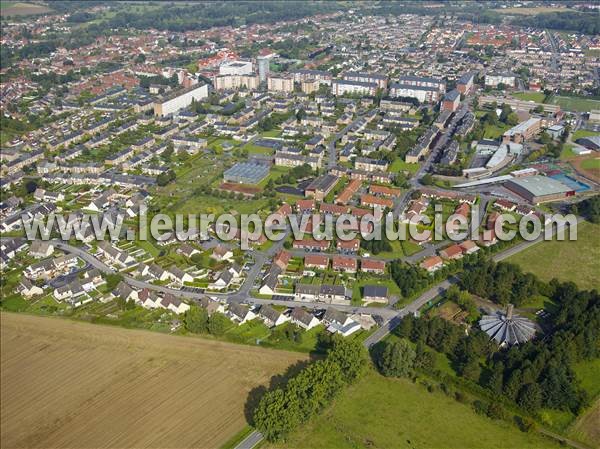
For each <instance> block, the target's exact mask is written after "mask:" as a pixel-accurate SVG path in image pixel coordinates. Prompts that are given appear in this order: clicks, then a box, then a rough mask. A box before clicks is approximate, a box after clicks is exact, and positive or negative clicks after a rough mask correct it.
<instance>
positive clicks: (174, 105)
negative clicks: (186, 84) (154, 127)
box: [154, 84, 208, 117]
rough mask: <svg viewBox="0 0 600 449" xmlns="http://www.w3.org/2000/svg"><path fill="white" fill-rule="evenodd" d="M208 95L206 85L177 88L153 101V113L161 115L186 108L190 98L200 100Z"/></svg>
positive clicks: (190, 101)
mask: <svg viewBox="0 0 600 449" xmlns="http://www.w3.org/2000/svg"><path fill="white" fill-rule="evenodd" d="M207 97H208V85H207V84H203V85H201V86H200V85H195V86H192V87H190V88H189V89H184V90H178V91H176V92H173V93H171V94H170V95H168V96H166V97H163V98H161V99H159V100H157V101H155V102H154V115H155V116H157V117H163V116H165V115H170V114H174V113H176V112H178V111H179V110H181V109H183V108H187V107H188V106H189V105H190V104H192V100H195V101H200V100H202V99H204V98H207Z"/></svg>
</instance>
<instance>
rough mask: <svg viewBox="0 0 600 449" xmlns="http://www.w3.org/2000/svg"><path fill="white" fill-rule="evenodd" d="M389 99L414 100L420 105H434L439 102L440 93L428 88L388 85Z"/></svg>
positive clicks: (398, 84)
mask: <svg viewBox="0 0 600 449" xmlns="http://www.w3.org/2000/svg"><path fill="white" fill-rule="evenodd" d="M390 97H406V98H416V99H417V100H419V101H420V102H421V103H435V102H437V101H439V100H440V91H439V90H438V89H437V88H435V87H430V86H414V85H411V84H400V83H394V84H391V85H390Z"/></svg>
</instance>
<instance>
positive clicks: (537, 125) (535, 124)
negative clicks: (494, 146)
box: [502, 117, 542, 143]
mask: <svg viewBox="0 0 600 449" xmlns="http://www.w3.org/2000/svg"><path fill="white" fill-rule="evenodd" d="M541 129H542V120H541V119H539V118H537V117H532V118H530V119H528V120H525V121H524V122H521V123H519V124H518V125H517V126H514V127H512V128H511V129H509V130H508V131H506V132H505V133H504V134H503V135H502V141H503V142H504V143H508V142H514V143H522V142H524V141H526V140H529V139H531V138H532V137H534V136H535V135H537V134H538V133H539V132H540V130H541Z"/></svg>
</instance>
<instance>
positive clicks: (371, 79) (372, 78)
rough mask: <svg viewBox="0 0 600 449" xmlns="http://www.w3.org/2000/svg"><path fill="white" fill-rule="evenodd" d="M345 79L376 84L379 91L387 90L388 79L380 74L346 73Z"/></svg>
mask: <svg viewBox="0 0 600 449" xmlns="http://www.w3.org/2000/svg"><path fill="white" fill-rule="evenodd" d="M343 79H344V80H346V81H360V82H362V83H375V84H377V87H378V88H379V89H387V86H388V77H387V76H386V75H382V74H380V73H361V72H346V73H344V76H343Z"/></svg>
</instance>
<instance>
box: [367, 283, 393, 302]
mask: <svg viewBox="0 0 600 449" xmlns="http://www.w3.org/2000/svg"><path fill="white" fill-rule="evenodd" d="M362 299H363V301H365V302H367V303H368V302H379V303H384V304H386V303H387V302H388V289H387V287H386V286H383V285H365V286H364V287H363V294H362Z"/></svg>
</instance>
